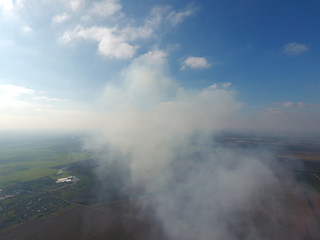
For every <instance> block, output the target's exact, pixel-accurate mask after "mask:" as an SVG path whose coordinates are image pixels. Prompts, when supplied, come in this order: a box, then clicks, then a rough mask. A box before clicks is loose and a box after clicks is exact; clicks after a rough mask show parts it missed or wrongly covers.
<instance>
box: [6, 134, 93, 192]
mask: <svg viewBox="0 0 320 240" xmlns="http://www.w3.org/2000/svg"><path fill="white" fill-rule="evenodd" d="M91 157H92V154H91V153H88V152H84V151H83V150H82V148H81V141H80V139H79V138H77V137H74V136H72V135H68V136H62V137H61V136H55V135H53V136H49V137H48V136H46V137H44V138H42V137H41V136H36V137H30V136H24V137H21V138H18V136H15V135H12V134H11V135H9V136H5V137H4V136H2V137H1V139H0V188H3V187H6V186H9V185H13V184H16V183H22V182H26V181H31V180H35V179H38V178H42V177H46V176H51V177H55V174H56V173H57V172H58V169H57V167H59V166H61V165H67V164H69V163H73V162H77V161H81V160H85V159H88V158H91ZM66 175H67V173H66V172H64V175H62V176H66Z"/></svg>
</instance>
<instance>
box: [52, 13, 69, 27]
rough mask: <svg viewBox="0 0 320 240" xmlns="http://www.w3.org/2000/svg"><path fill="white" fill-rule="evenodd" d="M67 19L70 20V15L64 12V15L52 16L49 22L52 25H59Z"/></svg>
mask: <svg viewBox="0 0 320 240" xmlns="http://www.w3.org/2000/svg"><path fill="white" fill-rule="evenodd" d="M69 18H70V15H69V14H67V13H66V12H64V13H61V14H57V15H55V16H53V18H52V21H51V22H52V24H60V23H63V22H65V21H66V20H68V19H69Z"/></svg>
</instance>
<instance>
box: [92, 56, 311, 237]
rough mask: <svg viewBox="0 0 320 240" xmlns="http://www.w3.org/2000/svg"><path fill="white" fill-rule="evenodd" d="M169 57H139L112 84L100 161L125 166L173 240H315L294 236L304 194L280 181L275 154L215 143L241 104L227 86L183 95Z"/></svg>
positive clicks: (97, 138) (105, 101) (103, 104)
mask: <svg viewBox="0 0 320 240" xmlns="http://www.w3.org/2000/svg"><path fill="white" fill-rule="evenodd" d="M166 57H167V56H166V54H165V53H164V52H162V51H160V50H154V51H151V52H149V53H147V54H145V55H142V56H140V57H138V58H137V59H135V60H134V61H133V62H132V63H131V64H130V66H129V67H128V68H126V69H125V70H123V72H121V74H120V75H119V76H118V77H117V78H116V79H115V80H114V81H112V83H109V84H108V85H107V86H106V88H105V90H104V93H103V96H101V98H100V101H99V107H100V109H101V112H102V115H103V117H102V120H101V122H100V125H98V126H97V127H98V129H99V131H98V133H96V134H95V135H94V137H93V138H92V139H91V140H90V141H89V142H88V147H89V148H91V149H96V150H98V151H100V152H101V154H102V159H103V160H102V162H103V161H108V162H112V161H119V162H121V164H125V165H126V166H127V168H128V169H129V170H128V171H129V173H128V176H129V175H130V181H131V183H132V185H133V186H142V187H143V188H144V190H145V192H146V193H147V194H151V195H152V196H153V198H152V200H151V202H152V203H151V205H152V208H153V210H154V212H155V214H156V217H157V219H158V220H159V223H160V224H161V226H162V227H163V229H164V231H165V234H166V236H167V238H168V239H172V240H177V239H186V240H188V239H190V240H191V239H199V240H206V239H214V240H215V239H217V240H218V239H231V240H233V239H246V240H251V239H252V240H253V239H255V240H256V239H301V237H305V236H311V235H310V234H311V233H312V230H310V229H311V227H312V226H311V227H310V229H309V228H308V227H306V229H303V230H301V231H300V230H293V229H295V227H296V226H297V225H299V224H298V223H299V222H298V219H299V221H300V223H301V222H303V223H304V224H306V225H308V224H309V222H308V221H309V219H307V218H305V217H304V215H300V214H301V213H302V211H303V209H301V208H298V207H296V206H293V205H292V204H291V203H292V201H293V199H297V198H299V197H300V196H299V193H298V191H296V190H293V189H296V187H295V185H294V182H293V181H291V180H290V177H288V176H286V178H281V176H280V175H281V174H280V175H279V172H281V166H280V165H278V163H277V161H276V159H275V157H274V156H273V155H272V153H270V152H267V151H264V150H261V149H260V150H259V149H245V150H244V149H227V148H226V147H223V146H220V145H219V144H217V143H216V142H215V141H214V136H215V133H216V132H217V131H220V130H223V129H227V128H228V127H229V123H230V122H231V120H232V118H233V116H234V115H235V114H236V113H237V111H238V110H239V109H240V108H241V106H242V104H241V103H239V102H238V101H237V100H236V93H235V92H234V91H233V90H232V89H229V87H230V84H223V83H216V84H213V85H211V86H208V87H207V88H204V89H191V90H190V89H185V88H183V87H181V86H180V85H181V84H179V82H178V81H176V80H175V79H173V78H171V77H170V73H169V70H168V66H167V60H166ZM101 169H102V170H101V171H100V174H102V175H103V171H104V168H101ZM302 225H303V224H302ZM311 225H312V224H311ZM302 228H303V227H302ZM308 234H309V235H308Z"/></svg>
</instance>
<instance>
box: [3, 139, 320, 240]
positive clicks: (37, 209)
mask: <svg viewBox="0 0 320 240" xmlns="http://www.w3.org/2000/svg"><path fill="white" fill-rule="evenodd" d="M27 139H29V138H27ZM80 139H81V138H77V137H74V136H63V137H62V136H51V137H46V138H44V139H43V138H35V139H33V141H30V139H29V140H28V141H25V140H24V139H20V140H19V141H17V140H14V139H11V142H10V141H8V139H7V140H6V141H5V140H2V145H1V149H0V151H1V158H0V167H1V168H0V179H1V181H0V184H1V191H0V199H1V200H0V239H12V240H22V239H23V240H28V239H30V240H31V239H52V240H55V239H106V238H111V239H112V238H114V239H167V238H166V236H165V233H164V231H163V229H162V226H161V225H159V223H158V222H157V218H156V216H155V213H154V210H153V208H152V201H154V200H155V199H156V198H159V199H160V198H161V197H162V196H161V193H159V194H158V195H157V196H152V195H147V194H145V193H144V191H143V189H141V188H139V187H136V186H132V185H131V183H130V172H129V171H128V169H127V166H125V165H123V164H121V162H108V163H105V164H104V165H101V162H100V161H99V159H98V158H97V156H95V154H93V153H90V152H88V151H84V150H83V149H82V145H81V140H80ZM9 140H10V139H9ZM219 141H220V143H219V144H221V145H224V146H227V147H228V148H233V149H234V148H240V149H242V148H248V147H251V148H252V147H254V148H255V147H257V146H259V147H261V146H263V147H266V148H269V149H270V148H271V149H280V150H277V156H278V161H279V162H280V163H281V166H283V168H281V171H280V170H279V171H278V172H276V174H277V175H279V178H280V179H284V180H285V178H286V177H287V176H288V175H290V176H294V178H295V180H296V183H295V185H294V186H292V187H293V188H296V190H297V191H296V192H297V194H296V195H288V196H286V201H287V205H288V206H289V209H295V208H296V206H298V208H297V209H299V211H301V212H300V213H299V216H300V217H301V219H303V220H301V222H298V223H295V224H297V225H294V226H292V227H293V228H294V229H295V228H296V229H298V230H299V232H297V234H302V235H303V236H307V238H306V239H311V240H313V239H317V238H314V233H315V232H316V231H318V230H319V229H320V210H319V209H320V201H319V199H320V162H319V161H318V160H317V159H318V157H319V149H320V148H319V147H318V146H317V145H312V144H309V143H294V144H292V143H287V144H286V145H284V143H283V141H281V142H278V141H277V140H275V139H269V138H268V139H266V138H260V139H250V138H248V137H241V138H239V137H233V138H221V139H219ZM280 145H281V146H285V147H283V148H279V146H280ZM299 158H301V159H299ZM284 169H285V170H284ZM99 171H100V172H101V171H103V173H104V174H103V175H101V174H100V175H99V174H98V173H99ZM58 172H59V175H57V173H58ZM66 176H76V177H77V178H79V179H80V181H79V182H71V183H61V184H57V183H56V182H55V181H56V179H57V178H62V177H66ZM270 192H271V191H270ZM253 216H255V215H253ZM257 216H259V215H257ZM317 229H318V230H317ZM298 230H297V231H298ZM319 233H320V232H319ZM237 234H241V232H240V233H237ZM294 234H295V233H294ZM239 239H240V238H239Z"/></svg>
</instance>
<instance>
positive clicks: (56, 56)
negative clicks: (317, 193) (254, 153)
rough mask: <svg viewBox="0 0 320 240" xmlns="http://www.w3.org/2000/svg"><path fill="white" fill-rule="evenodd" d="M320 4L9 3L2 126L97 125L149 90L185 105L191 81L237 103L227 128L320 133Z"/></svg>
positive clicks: (0, 76)
mask: <svg viewBox="0 0 320 240" xmlns="http://www.w3.org/2000/svg"><path fill="white" fill-rule="evenodd" d="M319 10H320V2H319V1H304V2H302V1H273V0H271V1H258V0H244V1H236V0H226V1H208V0H206V1H205V0H201V1H193V2H192V1H182V0H175V1H166V0H161V1H159V0H158V1H155V0H136V1H129V0H121V1H120V0H100V1H87V0H41V1H40V0H28V1H26V0H0V29H1V30H0V33H1V34H0V52H1V54H0V129H2V130H8V129H74V130H77V129H79V130H86V129H90V128H94V126H96V125H99V124H103V122H104V121H105V119H106V116H107V115H108V111H110V106H111V105H114V106H119V102H122V103H123V104H124V102H127V101H135V100H134V99H135V98H134V96H137V95H139V94H140V95H139V101H141V102H143V103H140V106H141V104H142V105H144V108H148V106H149V108H151V107H150V106H151V105H150V103H149V102H152V101H154V105H152V106H155V105H161V104H163V103H167V102H172V101H176V102H179V100H181V99H182V98H181V96H180V95H181V94H180V95H179V93H178V92H181V89H183V91H184V95H185V96H187V97H186V98H189V99H197V97H195V96H198V97H199V96H200V95H201V94H203V93H204V92H205V91H207V90H210V89H216V90H215V92H219V91H220V92H221V91H224V92H225V93H226V94H228V97H227V98H228V99H229V98H231V99H232V101H231V100H230V101H229V100H228V101H227V103H226V101H225V99H227V98H226V97H225V96H224V95H223V94H222V95H223V97H222V98H223V101H220V100H221V99H219V100H216V101H217V102H218V103H219V104H220V105H221V108H229V109H232V112H233V114H231V115H228V124H226V125H224V126H221V127H219V128H221V129H222V128H223V129H230V130H241V131H261V130H262V131H266V132H276V133H278V132H283V133H288V132H297V133H299V134H306V133H320V126H319V125H320V124H319V122H320V94H319V93H320V78H319V76H320V57H319V56H320V38H319V37H320V29H319V22H320V15H319V14H318V13H319ZM150 62H151V63H152V64H151V65H152V66H151V65H150ZM128 74H132V75H134V76H136V77H137V78H139V77H141V76H143V77H142V78H141V79H144V77H145V76H147V78H148V76H151V78H152V77H154V78H155V79H157V80H156V81H147V80H146V81H142V80H141V79H140V80H141V81H137V80H136V79H135V80H132V79H131V78H129V77H128ZM148 74H149V75H148ZM128 79H129V80H128ZM130 79H131V80H130ZM168 79H169V80H168ZM157 81H160V82H161V84H160V85H159V82H157ZM164 82H165V83H166V84H167V86H166V87H163V86H164V85H163V83H164ZM150 84H151V85H152V86H151V85H150ZM111 86H112V87H111ZM141 88H144V89H146V91H145V92H143V93H141V91H140V90H141ZM110 89H111V90H110ZM115 89H117V90H115ZM119 89H122V90H119ZM128 89H129V90H128ZM147 91H148V94H146V92H147ZM159 92H161V94H160V93H159ZM173 92H174V93H173ZM141 94H142V95H143V97H141V96H142V95H141ZM115 95H116V96H115ZM110 96H111V97H110ZM119 96H122V98H121V97H119ZM154 96H159V98H154ZM160 96H161V97H160ZM219 96H220V95H219ZM120 98H121V99H120ZM123 99H125V100H123ZM177 99H178V100H177ZM210 99H211V98H210ZM212 99H215V98H212ZM183 101H184V100H183ZM210 101H211V100H210ZM210 101H209V103H210ZM184 102H189V103H190V102H191V101H184ZM230 102H232V104H230ZM196 103H198V104H204V103H203V101H202V100H201V101H200V103H199V101H198V100H195V102H192V104H191V105H192V106H195V107H196V108H197V107H198V108H199V109H201V106H200V105H196ZM207 103H208V102H206V103H205V104H207ZM123 104H122V105H123ZM124 109H126V108H124ZM224 112H225V111H224ZM220 113H221V111H220V110H219V111H218V112H216V114H220ZM170 114H173V115H174V113H172V112H170ZM201 116H202V115H201ZM107 117H109V116H107ZM202 117H208V118H209V117H212V114H209V115H207V116H205V115H204V116H202ZM219 126H220V125H219Z"/></svg>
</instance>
